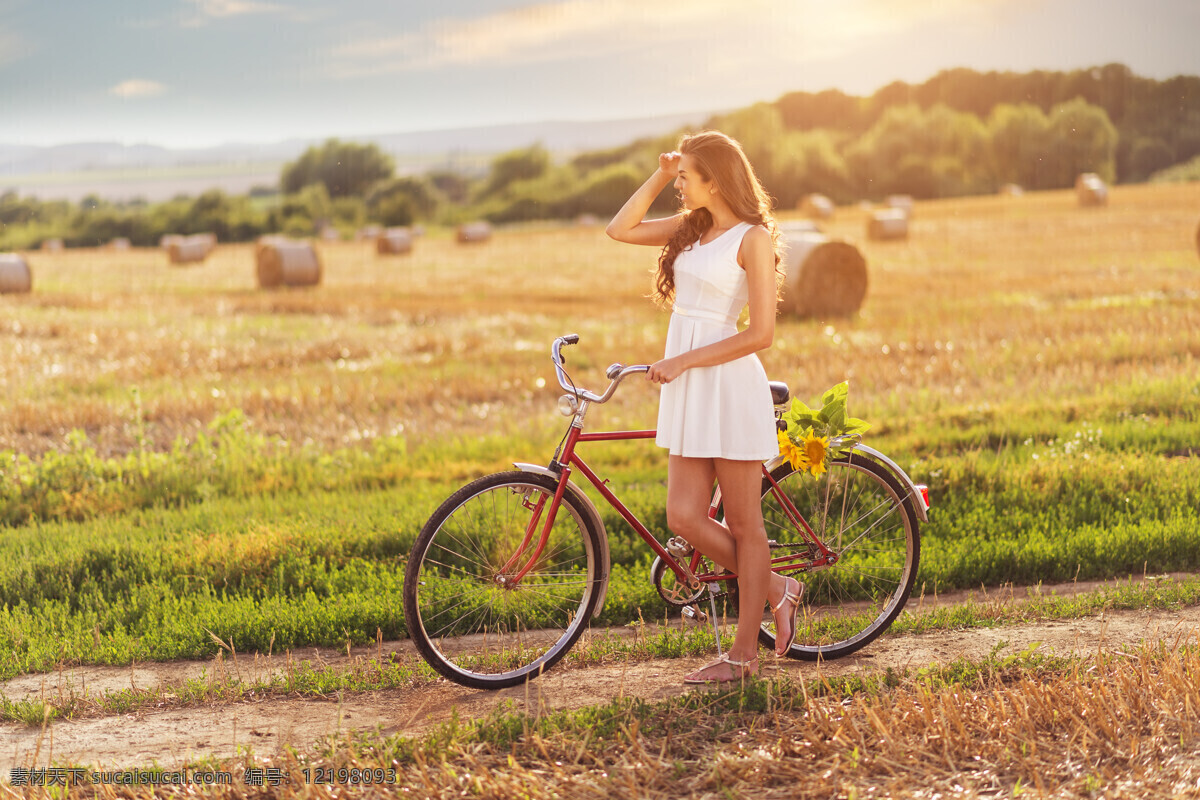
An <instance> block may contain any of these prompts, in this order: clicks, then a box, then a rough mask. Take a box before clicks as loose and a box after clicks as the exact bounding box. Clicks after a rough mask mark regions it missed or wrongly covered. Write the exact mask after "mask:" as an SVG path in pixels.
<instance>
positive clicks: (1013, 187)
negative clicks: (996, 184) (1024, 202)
mask: <svg viewBox="0 0 1200 800" xmlns="http://www.w3.org/2000/svg"><path fill="white" fill-rule="evenodd" d="M999 193H1000V194H1001V195H1002V196H1004V197H1020V196H1021V195H1023V194H1025V190H1024V189H1022V188H1021V187H1020V186H1018V185H1017V184H1015V183H1006V184H1004V185H1003V186H1001V187H1000V192H999Z"/></svg>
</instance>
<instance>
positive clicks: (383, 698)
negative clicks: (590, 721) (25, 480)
mask: <svg viewBox="0 0 1200 800" xmlns="http://www.w3.org/2000/svg"><path fill="white" fill-rule="evenodd" d="M1197 629H1200V607H1191V608H1186V609H1183V610H1181V611H1171V612H1161V611H1125V612H1107V613H1105V614H1104V615H1102V616H1096V617H1089V618H1085V619H1075V620H1064V621H1053V622H1043V623H1037V624H1030V625H1022V626H1016V627H1005V628H998V629H994V630H988V629H981V630H970V631H951V632H938V633H931V634H924V635H920V636H897V637H886V638H884V639H883V640H880V641H878V642H875V643H874V644H872V645H870V646H869V647H867V648H866V649H865V650H864V651H861V652H860V653H859V654H856V655H855V656H852V657H849V658H846V659H842V660H840V661H837V662H830V663H827V664H824V665H822V666H821V667H820V668H819V669H820V670H821V672H822V673H823V674H826V675H845V674H852V673H855V672H874V671H877V670H882V669H884V668H886V667H893V668H896V669H904V668H905V667H922V666H926V665H928V664H931V663H939V664H944V663H947V662H949V661H952V660H954V659H955V658H957V657H960V656H965V657H967V658H971V659H979V658H983V657H986V656H987V655H988V654H989V653H991V652H992V651H993V650H995V649H996V648H997V647H1002V650H1001V652H1003V653H1012V652H1020V651H1023V650H1025V649H1026V648H1027V647H1029V645H1031V644H1033V643H1035V642H1040V643H1041V646H1042V650H1043V652H1053V653H1055V654H1058V655H1066V654H1072V653H1075V654H1089V653H1093V652H1095V651H1096V650H1097V648H1098V647H1104V648H1116V647H1119V646H1121V645H1123V644H1136V643H1138V642H1140V641H1142V640H1143V639H1146V638H1153V639H1160V638H1162V639H1174V638H1175V637H1177V636H1179V635H1187V634H1191V633H1193V632H1195V631H1196V630H1197ZM382 649H383V652H385V653H386V652H393V651H404V650H405V649H406V647H405V646H402V645H392V646H390V647H388V646H385V647H384V648H382ZM376 652H377V650H376V648H368V649H364V650H362V651H358V652H352V653H351V655H350V656H349V657H357V656H362V655H374V654H375V653H376ZM291 658H292V659H293V661H295V660H298V659H301V658H308V659H310V660H312V661H314V662H320V663H326V664H337V663H339V662H345V661H346V660H347V659H348V656H347V654H346V653H345V651H343V652H341V653H340V654H334V653H332V652H329V651H315V650H314V651H309V652H308V653H307V654H303V653H293V654H291ZM285 660H286V657H285V658H280V657H278V656H276V657H275V658H274V659H270V660H268V659H265V658H258V659H254V658H250V659H247V658H245V657H241V658H240V660H239V663H238V666H237V670H239V671H240V672H241V675H242V677H243V679H247V680H248V679H252V678H254V677H263V676H265V675H266V674H267V672H268V671H269V670H273V669H282V668H285V666H286V664H285V663H284V662H285ZM706 660H707V659H706V658H693V659H671V660H657V661H648V662H642V663H636V664H619V665H615V666H603V667H593V668H587V669H559V670H552V671H551V672H549V673H548V674H547V675H545V676H544V677H543V678H541V679H540V680H539V681H537V682H535V683H534V684H532V685H531V686H530V687H528V688H526V687H519V688H514V689H507V690H501V691H481V690H475V689H467V688H464V687H461V686H457V685H454V684H451V683H447V682H445V681H439V682H437V683H434V684H429V685H425V686H422V687H419V688H416V689H405V690H389V691H379V692H369V693H356V694H352V695H349V696H347V697H345V698H343V699H342V700H341V701H338V700H325V699H320V698H317V699H294V698H283V699H266V700H262V701H257V702H243V703H234V704H224V705H211V706H204V707H198V708H185V709H179V708H175V709H163V710H159V711H156V710H153V709H143V710H139V711H137V712H135V713H130V714H126V715H120V716H108V717H103V718H85V719H78V720H59V721H56V722H52V723H50V724H48V725H46V726H44V727H39V726H29V725H24V724H21V723H3V724H0V780H3V779H4V778H6V777H7V776H8V774H9V770H10V769H11V767H12V766H14V765H18V764H20V765H24V766H31V765H46V764H49V763H58V764H63V763H68V762H69V763H73V764H88V765H93V766H97V767H131V766H140V765H147V764H152V763H157V764H159V765H161V766H163V767H166V768H172V767H178V766H180V765H181V764H183V763H184V762H185V761H187V760H189V759H193V758H199V757H202V756H210V755H211V756H217V757H228V756H233V755H235V754H236V753H237V752H238V750H239V748H240V749H241V750H242V751H245V750H246V749H247V748H250V749H252V750H253V751H254V752H255V753H258V754H260V755H274V754H275V753H277V752H278V751H279V749H280V747H281V746H282V745H284V744H291V745H295V746H296V747H298V748H299V749H300V750H302V751H303V750H305V749H307V748H308V747H310V746H311V745H312V744H313V743H314V742H316V741H317V740H319V739H320V738H321V737H323V736H325V735H329V734H335V733H338V732H344V731H352V730H353V731H358V730H374V729H380V730H382V731H383V732H384V733H386V734H392V733H406V734H414V733H420V732H422V731H424V730H426V729H428V728H429V727H430V726H432V725H435V724H437V723H440V722H443V721H445V720H447V719H449V717H450V715H451V713H452V710H454V709H457V713H458V714H459V716H460V717H465V718H471V717H477V716H480V715H483V714H486V713H488V712H490V711H492V710H494V709H496V708H498V707H500V706H501V705H502V704H504V703H506V702H511V703H512V704H514V705H515V706H516V708H518V709H522V708H533V707H537V706H541V707H543V708H546V709H565V708H579V707H583V706H587V705H594V704H599V703H605V702H608V701H609V700H611V699H612V698H614V697H619V696H638V697H641V698H644V699H647V700H658V699H663V698H666V697H670V696H672V695H677V694H681V693H682V692H685V691H689V690H688V689H686V688H685V687H684V686H683V685H682V684H681V683H680V676H682V675H683V674H685V673H686V672H689V671H691V670H692V669H694V668H696V667H698V666H700V665H701V664H702V663H704V662H705V661H706ZM763 665H764V669H765V670H766V671H767V672H768V673H770V672H773V671H776V670H778V671H782V672H786V673H789V674H793V675H796V676H803V677H806V678H808V677H812V676H814V675H816V674H818V667H817V665H815V664H812V663H808V662H799V661H790V660H789V661H787V662H784V663H782V664H778V665H777V664H776V663H775V662H774V660H773V659H770V658H769V657H767V658H765V659H764V661H763ZM214 668H218V669H220V668H221V667H220V665H215V664H214V662H174V663H170V664H146V665H138V666H136V667H134V668H132V669H131V668H128V667H126V668H103V667H89V668H85V669H77V670H71V671H64V672H62V673H53V674H49V675H36V676H22V677H20V678H18V679H15V680H13V681H9V682H8V683H7V684H5V685H4V687H3V692H4V694H5V696H7V697H8V698H9V699H11V700H20V699H22V698H27V697H35V696H38V695H43V694H44V696H47V697H54V696H55V695H56V693H58V692H64V693H69V692H72V691H73V692H75V693H76V694H77V695H78V694H80V693H81V692H82V691H84V690H85V689H86V691H87V692H88V693H91V694H100V693H103V692H104V691H106V690H113V689H123V688H128V687H129V686H130V685H131V683H132V685H134V686H137V687H138V688H143V689H144V688H150V687H153V686H155V685H156V684H163V683H165V684H177V683H179V682H181V681H182V680H184V679H186V678H195V677H199V676H200V675H201V674H204V673H211V672H212V670H213V669H214ZM223 668H224V669H226V670H228V671H230V672H233V671H234V667H233V665H232V664H230V663H228V662H226V663H225V664H224V667H223Z"/></svg>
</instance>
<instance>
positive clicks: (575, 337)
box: [561, 333, 579, 344]
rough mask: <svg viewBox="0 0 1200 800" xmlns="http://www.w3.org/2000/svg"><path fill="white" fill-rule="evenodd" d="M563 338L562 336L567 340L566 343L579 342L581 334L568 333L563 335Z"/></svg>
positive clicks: (564, 340)
mask: <svg viewBox="0 0 1200 800" xmlns="http://www.w3.org/2000/svg"><path fill="white" fill-rule="evenodd" d="M561 338H562V340H563V342H565V343H566V344H579V334H578V333H568V334H567V335H566V336H563V337H561Z"/></svg>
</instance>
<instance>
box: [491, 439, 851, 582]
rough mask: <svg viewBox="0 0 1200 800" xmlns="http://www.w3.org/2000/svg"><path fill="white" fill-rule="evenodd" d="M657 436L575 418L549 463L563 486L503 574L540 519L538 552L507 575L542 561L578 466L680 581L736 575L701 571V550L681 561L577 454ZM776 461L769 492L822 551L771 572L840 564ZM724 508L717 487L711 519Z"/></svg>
mask: <svg viewBox="0 0 1200 800" xmlns="http://www.w3.org/2000/svg"><path fill="white" fill-rule="evenodd" d="M656 435H657V432H656V431H653V430H634V431H605V432H600V433H584V432H583V429H582V426H581V425H580V424H579V422H578V419H577V420H576V421H575V422H573V423H572V425H571V428H570V430H569V431H568V432H567V437H566V440H565V441H564V443H563V444H562V446H561V448H560V450H559V452H558V453H556V454H555V458H554V460H553V461H551V464H550V467H549V468H547V470H546V471H547V472H551V473H553V474H555V475H556V477H557V479H558V482H559V483H558V488H557V490H556V491H555V494H554V498H553V500H552V501H551V502H550V508H549V510H548V511H547V510H546V509H545V504H546V498H545V497H542V498H541V499H539V500H538V501H537V503H536V504H535V505H534V506H533V508H531V510H532V511H533V515H532V517H531V519H530V521H529V525H528V526H527V527H526V530H525V536H524V538H523V539H522V541H521V544H520V545H518V547H517V549H516V552H514V553H513V555H512V557H511V558H510V559H509V561H508V562H507V563H506V564H505V565H504V568H503V569H502V570H501V572H502V573H506V574H507V573H509V572H510V570H512V569H513V568H514V567H515V566H516V564H517V563H518V562H519V561H521V560H522V554H523V553H525V552H526V551H527V549H528V547H529V545H530V543H531V542H532V541H533V538H534V535H535V531H536V530H537V528H538V526H539V523H540V524H541V532H540V535H538V538H537V544H536V546H535V547H534V550H533V552H532V553H530V554H529V556H528V558H525V559H524V565H523V566H522V567H521V568H520V569H519V570H517V571H516V574H515V575H513V576H512V577H511V578H508V579H507V582H508V583H509V585H513V584H515V583H517V582H519V581H520V580H521V578H523V577H524V576H525V574H526V573H527V572H529V570H530V569H532V568H533V565H534V564H536V563H537V560H538V558H539V557H540V556H541V554H542V551H543V549H544V548H545V546H546V542H547V541H548V540H549V537H550V530H551V529H552V528H553V527H554V520H555V518H556V516H557V514H558V508H559V505H560V504H561V502H562V498H563V495H564V494H565V492H566V490H567V487H568V486H569V485H570V478H571V475H572V472H573V469H576V470H578V471H579V472H580V473H581V474H582V475H583V476H584V477H585V478H587V480H588V482H589V483H591V484H592V486H593V487H595V489H596V491H598V492H599V493H600V496H601V497H603V498H604V500H605V501H606V502H607V503H608V504H609V505H610V506H612V507H613V509H614V510H616V512H617V513H618V514H620V515H621V518H622V519H624V520H625V522H627V523H628V524H629V526H630V527H632V528H633V530H634V532H635V533H637V535H638V536H639V537H641V539H642V541H644V542H645V543H646V544H647V546H649V547H650V549H651V550H653V551H654V553H655V555H657V556H658V557H659V558H661V559H662V560H663V563H665V564H667V565H668V566H669V567H670V568H671V570H672V571H673V572H674V573H675V575H676V577H677V578H678V579H679V581H680V582H681V583H684V584H688V583H691V582H692V581H693V580H695V581H699V583H700V584H706V583H713V582H716V581H727V580H731V579H735V578H737V574H736V573H733V572H721V573H715V572H704V573H699V574H697V572H696V570H697V568H698V567H699V566H700V559H701V556H702V554H701V553H700V552H699V551H696V550H694V551H693V552H692V556H691V559H690V561H689V562H688V564H687V565H686V566H684V565H681V564H680V563H679V562H678V561H677V560H676V559H675V558H674V557H673V556H672V555H671V554H670V553H669V552H668V551H667V549H666V548H665V547H664V546H663V545H662V544H661V543H660V542H659V541H658V540H657V539H656V538H654V535H653V534H651V533H650V531H649V530H648V529H647V528H646V526H645V524H643V523H642V521H641V520H640V519H638V517H637V516H636V515H635V514H634V513H633V512H632V511H630V510H629V508H628V507H626V505H625V504H624V503H623V502H621V499H620V498H619V497H617V495H616V494H615V493H614V492H613V491H612V490H611V489H609V488H608V481H607V480H606V479H603V478H601V477H600V476H599V475H597V474H596V472H595V471H594V470H593V469H592V468H591V467H590V466H588V464H587V462H585V461H584V460H583V458H582V457H581V456H580V455H579V454H578V452H576V445H578V444H580V443H584V442H613V441H632V440H638V439H653V438H654V437H655V436H656ZM772 463H774V462H767V463H764V464H763V466H762V471H763V476H764V477H765V478H766V479H767V481H768V482H769V483H770V487H771V488H770V491H771V493H772V494H773V495H774V496H775V497H776V499H777V500H778V501H779V504H780V507H781V508H782V509H783V511H784V514H785V515H786V516H787V518H788V519H789V521H790V522H791V523H792V525H793V526H795V529H796V531H797V532H798V533H799V534H800V535H801V536H802V537H803V538H804V540H805V541H806V542H807V543H808V544H809V545H810V546H811V548H812V549H813V550H814V551H815V552H816V553H817V556H816V558H812V559H807V560H799V559H800V558H801V556H799V555H796V554H793V555H791V556H783V557H780V558H773V559H771V569H772V571H783V570H801V569H803V570H808V569H815V568H819V567H823V566H831V565H832V564H834V563H836V561H837V554H835V553H833V552H832V551H830V550H829V549H828V548H827V547H825V545H824V543H823V542H821V540H820V538H819V537H818V536H817V535H816V533H815V532H814V531H813V530H812V528H811V527H810V526H809V524H808V522H807V521H805V519H804V516H803V515H802V514H801V513H800V511H799V509H797V508H796V507H795V505H793V503H792V501H791V500H790V499H789V498H788V497H787V495H786V494H784V492H783V491H782V490H781V489H780V488H779V485H778V484H777V483H776V482H775V479H774V478H772V477H771V472H770V469H769V466H770V465H771V464H772ZM517 466H518V467H519V468H526V467H527V466H528V465H524V464H518V465H517ZM537 471H539V472H540V471H541V470H540V469H539V470H537ZM720 507H721V502H720V492H719V490H718V491H717V492H716V493H714V495H713V501H712V503H711V504H710V506H709V509H708V516H709V518H711V519H716V517H717V515H718V514H719V513H720ZM543 512H545V513H546V518H545V520H544V521H541V519H540V518H541V516H542V514H543Z"/></svg>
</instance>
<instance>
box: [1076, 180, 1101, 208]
mask: <svg viewBox="0 0 1200 800" xmlns="http://www.w3.org/2000/svg"><path fill="white" fill-rule="evenodd" d="M1075 198H1076V199H1077V200H1078V201H1079V205H1081V206H1083V207H1084V208H1088V207H1091V206H1103V205H1107V204H1108V185H1107V184H1105V183H1104V179H1103V178H1101V177H1100V176H1099V175H1097V174H1096V173H1094V172H1084V173H1083V174H1081V175H1080V176H1079V177H1078V178H1076V179H1075Z"/></svg>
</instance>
